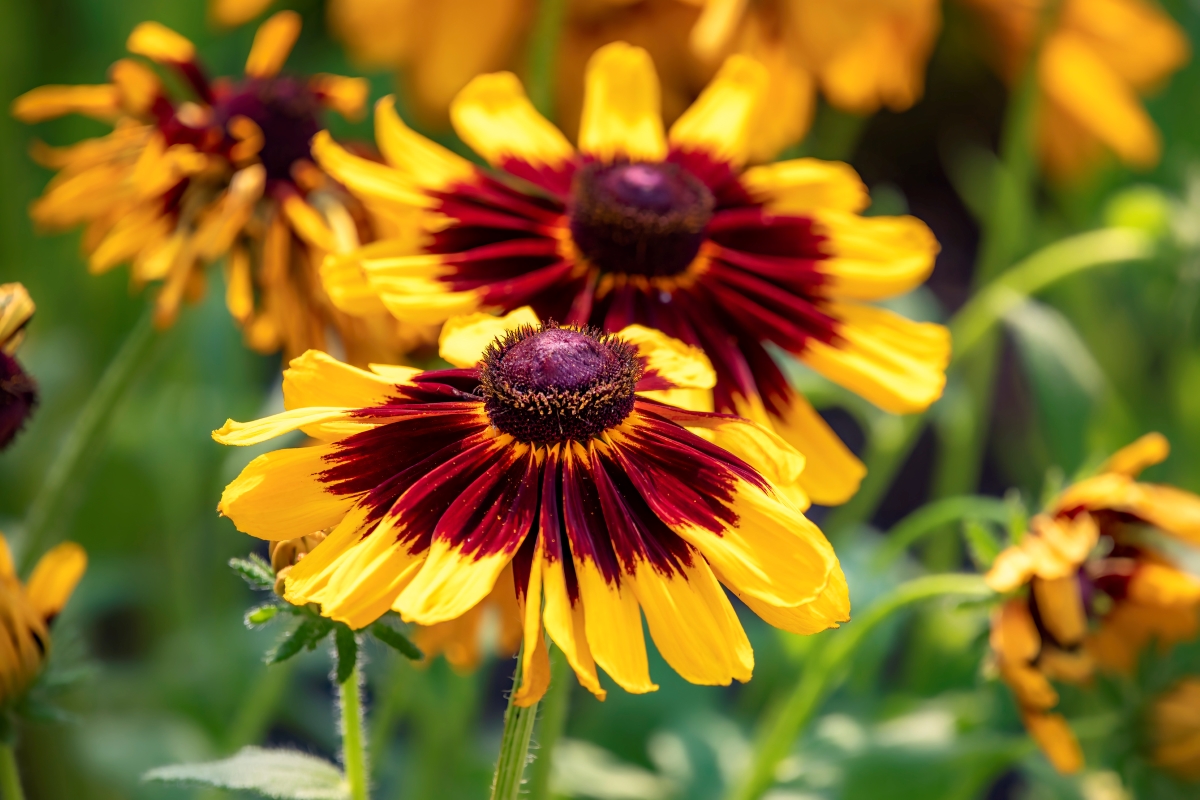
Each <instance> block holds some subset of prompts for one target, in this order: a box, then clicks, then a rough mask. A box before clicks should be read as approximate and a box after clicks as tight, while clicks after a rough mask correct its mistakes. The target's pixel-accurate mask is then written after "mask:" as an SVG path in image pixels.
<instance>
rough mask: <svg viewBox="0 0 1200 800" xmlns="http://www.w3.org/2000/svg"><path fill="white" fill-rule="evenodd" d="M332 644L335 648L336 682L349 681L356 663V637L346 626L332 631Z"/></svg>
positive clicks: (340, 626) (339, 626)
mask: <svg viewBox="0 0 1200 800" xmlns="http://www.w3.org/2000/svg"><path fill="white" fill-rule="evenodd" d="M333 642H334V645H335V646H336V647H337V682H338V683H339V684H341V683H345V682H346V681H348V680H350V675H351V674H353V672H354V665H355V663H356V662H357V661H358V637H357V636H356V635H355V633H354V631H352V630H350V628H349V627H348V626H346V625H338V626H337V627H336V628H335V629H334V633H333Z"/></svg>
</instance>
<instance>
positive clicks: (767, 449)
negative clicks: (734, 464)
mask: <svg viewBox="0 0 1200 800" xmlns="http://www.w3.org/2000/svg"><path fill="white" fill-rule="evenodd" d="M656 413H661V415H662V416H664V417H666V418H667V419H671V420H674V421H675V422H677V423H679V424H680V425H682V426H683V427H685V428H687V429H688V430H690V431H692V432H693V433H696V434H699V435H700V436H701V437H702V438H704V439H706V440H708V441H710V442H712V443H713V444H715V445H716V446H717V447H720V448H722V449H723V450H728V451H729V452H730V453H732V454H733V455H735V456H737V457H738V458H740V459H742V460H743V461H745V462H746V463H747V464H749V465H750V466H751V467H753V468H754V469H755V471H757V472H758V473H759V474H760V475H762V476H763V477H764V478H766V479H767V480H768V481H769V482H770V483H771V484H772V485H773V486H781V485H783V486H786V485H790V484H793V483H796V482H797V481H798V480H799V479H800V474H801V472H803V471H804V463H805V459H804V456H803V455H801V454H800V452H799V451H798V450H796V448H794V447H792V446H791V445H790V444H788V443H787V442H785V441H784V440H783V439H782V438H781V437H779V436H778V435H776V434H775V432H774V431H772V430H771V429H770V428H768V427H766V426H765V425H760V424H759V423H757V422H754V421H753V420H749V419H740V418H737V417H730V416H715V415H714V416H712V417H697V416H695V415H693V414H686V415H675V414H672V413H671V412H670V410H669V409H664V410H662V411H661V412H659V411H657V410H656Z"/></svg>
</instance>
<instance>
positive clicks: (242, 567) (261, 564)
mask: <svg viewBox="0 0 1200 800" xmlns="http://www.w3.org/2000/svg"><path fill="white" fill-rule="evenodd" d="M229 566H230V567H231V568H232V569H233V571H234V572H236V573H237V574H238V575H241V576H242V578H243V579H244V580H245V581H246V583H248V584H250V588H251V589H274V588H275V570H273V569H271V565H270V564H268V563H267V562H266V560H265V559H263V557H262V556H260V555H258V554H257V553H251V554H250V555H249V556H247V557H246V558H231V559H229Z"/></svg>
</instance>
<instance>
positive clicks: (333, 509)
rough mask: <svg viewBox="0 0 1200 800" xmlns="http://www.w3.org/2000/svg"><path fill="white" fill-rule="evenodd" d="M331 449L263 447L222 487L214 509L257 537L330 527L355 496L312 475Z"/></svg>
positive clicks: (323, 465) (321, 467)
mask: <svg viewBox="0 0 1200 800" xmlns="http://www.w3.org/2000/svg"><path fill="white" fill-rule="evenodd" d="M333 452H334V450H333V448H331V447H328V446H322V447H299V448H295V449H291V450H276V451H274V452H271V453H265V454H263V455H261V456H259V457H258V458H256V459H254V460H253V461H251V462H250V463H249V464H247V465H246V468H245V469H243V470H242V472H241V474H240V475H238V476H237V478H235V479H234V480H233V482H232V483H230V484H229V485H228V486H226V487H225V491H224V493H222V495H221V502H220V504H219V505H218V506H217V510H218V511H219V512H220V513H221V514H223V515H224V516H226V517H229V518H230V519H231V520H233V524H234V525H235V526H236V527H237V529H238V530H239V531H241V532H242V533H248V534H250V535H251V536H257V537H258V538H260V539H270V540H275V541H278V540H282V539H298V538H300V537H301V536H307V535H308V534H310V533H314V532H316V531H321V530H325V529H327V528H332V527H333V526H334V525H337V524H338V522H340V521H341V520H342V518H343V517H345V516H346V513H347V512H348V511H349V510H350V508H351V507H352V506H353V505H354V502H355V498H354V497H349V496H345V495H334V494H330V492H329V491H328V488H327V487H326V485H325V484H324V483H323V482H322V481H321V480H320V478H319V477H318V476H319V475H320V474H321V473H322V472H324V471H325V470H326V469H328V468H329V462H328V461H327V460H326V459H327V457H328V456H330V455H332V454H333ZM306 558H307V557H306Z"/></svg>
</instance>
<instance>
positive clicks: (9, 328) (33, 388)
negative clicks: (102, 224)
mask: <svg viewBox="0 0 1200 800" xmlns="http://www.w3.org/2000/svg"><path fill="white" fill-rule="evenodd" d="M34 309H35V306H34V304H33V298H31V297H30V296H29V292H27V291H26V290H25V287H24V286H22V285H21V284H19V283H6V284H3V285H0V449H2V448H5V447H8V445H9V443H10V442H12V440H13V439H14V438H15V437H16V435H17V434H18V433H20V432H21V428H23V427H24V426H25V420H27V419H29V415H30V414H32V413H33V409H34V407H35V406H36V405H37V400H38V393H37V383H36V382H35V381H34V380H33V378H32V377H31V376H30V375H29V373H27V372H26V371H25V369H24V368H23V367H22V366H21V362H19V361H17V356H16V353H17V348H18V347H19V346H20V344H21V340H22V339H24V338H25V326H26V325H27V324H28V323H29V320H30V319H31V318H32V317H33V312H34Z"/></svg>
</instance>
